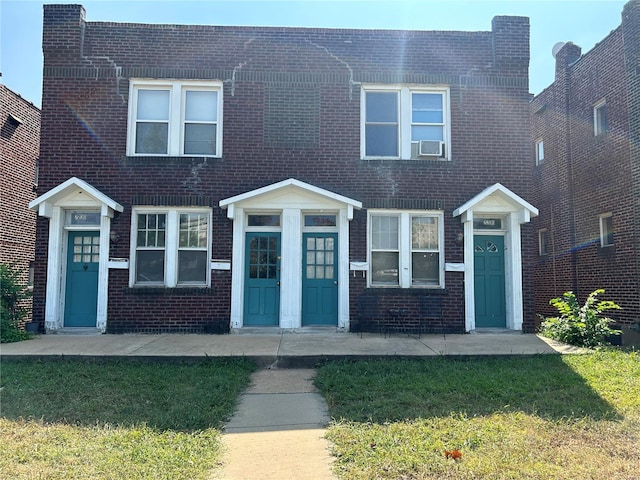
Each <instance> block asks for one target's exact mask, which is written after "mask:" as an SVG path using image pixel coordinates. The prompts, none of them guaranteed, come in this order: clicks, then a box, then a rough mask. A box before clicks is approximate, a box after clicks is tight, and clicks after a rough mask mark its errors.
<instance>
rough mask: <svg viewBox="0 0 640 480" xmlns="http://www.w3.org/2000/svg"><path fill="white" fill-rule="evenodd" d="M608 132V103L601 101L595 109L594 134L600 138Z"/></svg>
mask: <svg viewBox="0 0 640 480" xmlns="http://www.w3.org/2000/svg"><path fill="white" fill-rule="evenodd" d="M607 131H608V128H607V102H606V101H605V100H601V101H599V102H598V103H596V104H595V105H594V107H593V134H594V135H595V136H598V135H602V134H604V133H607Z"/></svg>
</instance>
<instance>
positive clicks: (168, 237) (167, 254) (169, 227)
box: [129, 207, 213, 288]
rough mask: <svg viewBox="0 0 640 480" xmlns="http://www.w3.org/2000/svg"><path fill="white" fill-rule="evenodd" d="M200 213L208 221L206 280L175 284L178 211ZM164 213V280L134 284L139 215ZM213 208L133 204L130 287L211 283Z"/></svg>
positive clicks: (178, 232) (184, 285)
mask: <svg viewBox="0 0 640 480" xmlns="http://www.w3.org/2000/svg"><path fill="white" fill-rule="evenodd" d="M181 213H200V214H206V215H207V216H208V218H209V220H208V222H207V257H206V258H207V262H206V265H207V266H206V270H207V273H206V283H183V284H179V283H178V252H179V250H180V248H179V241H178V239H179V235H180V214H181ZM145 214H146V215H154V214H165V215H166V216H167V220H166V222H167V223H166V228H165V245H164V283H136V252H137V233H138V215H145ZM212 231H213V229H212V211H211V209H210V208H177V207H176V208H167V207H157V208H154V207H133V208H132V209H131V241H130V256H129V258H130V259H131V261H130V262H129V265H130V268H129V286H130V287H141V288H142V287H145V288H159V287H160V288H175V287H179V288H184V287H186V288H189V287H197V288H205V287H210V286H211V268H210V259H211V243H212V242H211V234H212Z"/></svg>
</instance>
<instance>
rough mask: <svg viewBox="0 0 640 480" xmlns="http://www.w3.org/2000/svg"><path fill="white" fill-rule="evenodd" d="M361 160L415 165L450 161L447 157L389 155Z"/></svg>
mask: <svg viewBox="0 0 640 480" xmlns="http://www.w3.org/2000/svg"><path fill="white" fill-rule="evenodd" d="M360 160H362V161H363V162H385V163H402V164H407V163H409V164H416V165H430V164H434V163H450V162H451V160H449V159H448V158H430V157H425V158H391V157H364V158H361V159H360Z"/></svg>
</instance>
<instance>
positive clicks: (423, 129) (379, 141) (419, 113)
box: [361, 85, 450, 160]
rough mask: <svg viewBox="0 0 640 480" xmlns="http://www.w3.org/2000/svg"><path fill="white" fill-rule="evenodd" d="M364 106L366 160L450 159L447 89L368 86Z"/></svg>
mask: <svg viewBox="0 0 640 480" xmlns="http://www.w3.org/2000/svg"><path fill="white" fill-rule="evenodd" d="M361 105H362V112H361V151H362V157H363V158H387V159H404V160H408V159H423V160H429V159H432V160H438V159H440V160H444V159H450V155H449V152H450V146H449V145H450V141H449V136H450V135H449V132H450V120H449V90H448V89H447V88H428V87H408V86H399V85H395V86H392V85H366V86H363V88H362V98H361Z"/></svg>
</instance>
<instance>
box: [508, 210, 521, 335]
mask: <svg viewBox="0 0 640 480" xmlns="http://www.w3.org/2000/svg"><path fill="white" fill-rule="evenodd" d="M507 221H508V222H509V234H508V235H507V239H508V240H509V242H508V248H509V250H508V251H507V254H508V256H509V257H510V260H511V261H510V262H509V263H510V264H511V269H510V272H507V273H508V274H509V273H510V275H511V278H510V279H507V285H508V287H507V290H509V289H510V290H511V295H509V294H507V299H508V301H509V305H507V310H509V309H510V310H511V318H509V317H507V328H511V329H513V330H522V321H523V316H524V314H523V306H522V246H521V235H520V219H519V218H518V215H517V214H516V213H511V214H510V215H509V216H508V218H507Z"/></svg>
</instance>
